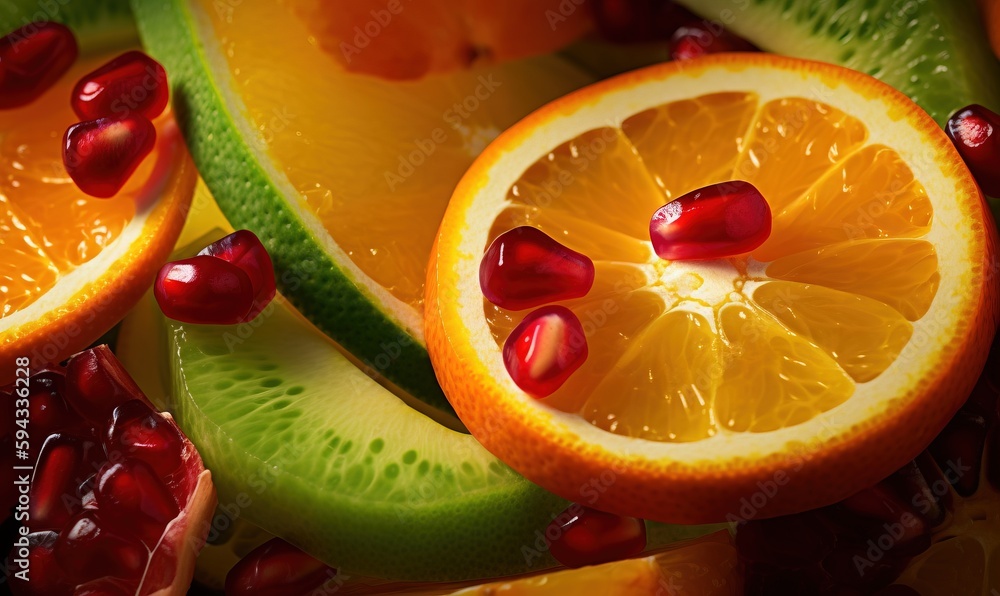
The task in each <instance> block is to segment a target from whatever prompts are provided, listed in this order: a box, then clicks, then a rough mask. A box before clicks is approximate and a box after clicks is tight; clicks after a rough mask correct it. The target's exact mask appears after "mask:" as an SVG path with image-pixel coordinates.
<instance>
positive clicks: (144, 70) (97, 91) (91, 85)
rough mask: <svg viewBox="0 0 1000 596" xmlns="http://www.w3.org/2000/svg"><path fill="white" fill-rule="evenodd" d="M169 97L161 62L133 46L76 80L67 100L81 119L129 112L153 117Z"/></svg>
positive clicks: (118, 115) (165, 105)
mask: <svg viewBox="0 0 1000 596" xmlns="http://www.w3.org/2000/svg"><path fill="white" fill-rule="evenodd" d="M169 99H170V90H169V88H168V86H167V72H166V71H165V70H163V66H161V65H160V63H159V62H157V61H156V60H153V59H152V58H150V57H149V56H147V55H146V54H144V53H142V52H139V51H137V50H132V51H129V52H125V53H124V54H122V55H121V56H118V57H117V58H114V59H112V60H111V61H110V62H108V63H106V64H104V65H102V66H101V67H100V68H98V69H97V70H94V71H93V72H89V73H87V74H86V75H84V76H83V77H82V78H81V79H80V80H78V81H77V83H76V86H75V87H73V93H72V96H71V98H70V103H71V104H72V106H73V111H74V112H76V115H77V116H79V117H80V120H97V119H100V118H115V119H118V118H124V117H127V116H129V115H131V114H140V115H142V116H145V117H146V119H148V120H153V119H154V118H156V117H157V116H159V115H160V114H162V113H163V110H164V109H166V107H167V102H168V100H169Z"/></svg>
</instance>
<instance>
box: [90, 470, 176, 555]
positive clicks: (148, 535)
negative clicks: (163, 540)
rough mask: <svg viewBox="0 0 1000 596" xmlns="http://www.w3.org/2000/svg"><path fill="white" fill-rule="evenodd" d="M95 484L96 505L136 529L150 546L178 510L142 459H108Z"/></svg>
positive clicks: (106, 515)
mask: <svg viewBox="0 0 1000 596" xmlns="http://www.w3.org/2000/svg"><path fill="white" fill-rule="evenodd" d="M95 484H96V489H95V497H96V506H97V508H98V509H100V511H101V514H102V516H103V517H104V518H105V519H106V520H107V522H108V523H109V524H111V525H114V524H116V523H117V522H121V523H124V524H127V525H128V526H130V527H132V528H133V529H137V530H138V532H137V533H138V535H139V538H140V539H141V540H142V541H143V542H144V543H145V544H146V546H148V547H150V548H153V547H155V546H156V542H157V540H158V539H159V537H160V536H161V535H162V534H163V529H164V528H165V527H166V525H167V523H169V522H170V520H172V519H173V518H175V517H177V514H178V513H179V509H178V508H177V503H176V502H174V498H173V496H171V495H170V491H169V490H167V487H166V486H165V485H164V484H163V482H161V481H160V479H159V478H158V477H157V476H156V473H155V472H154V471H153V469H152V468H151V467H149V466H148V465H147V464H145V463H143V462H141V461H138V460H133V459H126V460H125V461H123V462H120V463H116V464H112V463H110V462H109V463H107V464H105V466H104V468H102V469H101V471H100V472H99V473H98V474H97V478H96V482H95Z"/></svg>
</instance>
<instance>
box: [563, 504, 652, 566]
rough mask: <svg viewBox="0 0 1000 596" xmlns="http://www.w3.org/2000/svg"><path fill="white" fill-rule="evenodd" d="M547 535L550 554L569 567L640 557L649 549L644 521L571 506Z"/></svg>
mask: <svg viewBox="0 0 1000 596" xmlns="http://www.w3.org/2000/svg"><path fill="white" fill-rule="evenodd" d="M545 536H546V537H547V538H548V539H549V552H550V553H552V556H553V557H555V559H556V561H559V562H560V563H562V564H563V565H565V566H567V567H583V566H584V565H598V564H600V563H607V562H609V561H616V560H618V559H625V558H628V557H631V556H634V555H637V554H639V553H641V552H642V550H643V549H644V548H646V524H645V523H643V521H642V520H641V519H637V518H634V517H624V516H621V515H615V514H613V513H605V512H603V511H598V510H596V509H591V508H589V507H584V506H583V505H578V504H574V505H570V506H569V507H568V508H567V509H566V511H564V512H562V513H561V514H560V515H559V516H557V517H556V518H555V519H554V520H552V523H550V524H549V526H548V528H546V529H545Z"/></svg>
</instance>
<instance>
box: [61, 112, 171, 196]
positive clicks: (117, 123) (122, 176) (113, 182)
mask: <svg viewBox="0 0 1000 596" xmlns="http://www.w3.org/2000/svg"><path fill="white" fill-rule="evenodd" d="M155 144H156V127H154V126H153V123H152V122H150V121H149V120H148V119H146V118H145V117H144V116H140V115H134V116H126V117H125V118H122V119H120V120H116V119H114V118H100V119H97V120H89V121H87V122H81V123H79V124H74V125H73V126H70V127H69V128H68V129H67V130H66V136H65V137H63V165H65V166H66V173H68V174H69V176H70V178H72V179H73V182H75V183H76V185H77V187H79V189H80V190H82V191H83V192H85V193H86V194H88V195H90V196H92V197H98V198H102V199H107V198H111V197H113V196H115V195H116V194H118V191H120V190H121V189H122V188H123V187H124V186H125V183H126V182H128V179H129V177H131V176H132V174H133V173H135V171H136V169H138V168H139V164H140V163H142V160H143V159H145V158H146V156H147V155H149V154H150V152H152V150H153V147H154V146H155Z"/></svg>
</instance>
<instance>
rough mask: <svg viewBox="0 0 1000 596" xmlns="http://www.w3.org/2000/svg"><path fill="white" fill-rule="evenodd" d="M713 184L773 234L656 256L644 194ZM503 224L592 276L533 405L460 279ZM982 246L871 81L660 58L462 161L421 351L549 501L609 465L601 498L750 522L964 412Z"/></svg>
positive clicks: (953, 172) (979, 318) (913, 449)
mask: <svg viewBox="0 0 1000 596" xmlns="http://www.w3.org/2000/svg"><path fill="white" fill-rule="evenodd" d="M748 103H752V105H753V107H752V108H749V107H748ZM708 108H712V109H708ZM708 112H711V114H712V116H711V117H705V118H701V119H698V122H700V123H702V127H701V128H698V129H696V131H697V132H695V133H692V132H691V131H692V128H693V126H692V123H691V120H690V118H697V117H698V115H699V114H704V113H708ZM678 114H688V115H689V116H688V118H685V117H682V116H678ZM716 127H718V133H717V132H716ZM649 130H656V131H657V132H656V134H649V133H647V132H646V131H649ZM675 131H676V132H675ZM633 139H635V141H633ZM671 152H675V153H676V154H677V155H678V158H677V160H676V162H677V165H676V166H675V167H676V169H674V168H671V167H670V165H669V164H670V161H669V160H668V159H666V158H664V157H663V156H664V154H669V155H674V153H671ZM647 157H648V159H647ZM692 164H693V165H692ZM676 170H680V171H681V173H680V174H678V173H676ZM694 172H700V173H702V175H704V176H705V178H702V179H697V178H695V177H693V176H692V175H691V174H692V173H694ZM730 179H745V180H750V181H753V182H754V183H755V184H758V185H759V186H760V188H761V191H762V192H763V194H764V196H765V198H767V200H768V201H769V202H770V204H771V209H772V213H773V214H774V222H773V225H774V229H773V231H772V233H771V236H770V238H769V240H768V241H767V242H765V243H764V244H763V245H762V246H761V247H760V248H758V249H756V250H755V251H753V252H752V253H751V254H749V255H743V256H740V257H736V258H730V259H717V260H712V261H688V262H680V261H675V262H668V261H664V260H661V259H658V258H656V256H655V254H654V253H653V250H652V247H651V245H650V241H649V238H648V236H646V237H644V234H645V225H646V224H647V222H648V221H649V217H650V216H651V214H652V213H653V211H655V210H656V209H658V208H659V207H660V206H662V205H663V204H664V203H666V202H667V201H668V200H669V199H670V198H671V197H677V196H679V195H681V194H684V193H687V192H689V191H691V190H693V189H695V188H697V187H700V186H704V185H708V184H712V183H717V182H724V181H726V180H730ZM835 181H837V182H835ZM512 224H513V225H531V226H534V227H538V228H539V229H541V230H542V231H543V232H545V233H547V234H548V235H550V236H552V237H554V238H557V239H559V241H560V242H562V243H563V244H564V245H566V246H567V247H568V248H569V249H572V250H576V251H579V252H582V253H583V254H585V255H587V256H589V257H590V258H592V259H593V260H594V262H595V267H596V271H597V273H596V279H595V282H594V286H593V289H592V290H591V292H590V293H589V294H588V295H587V296H585V297H583V298H579V299H576V300H570V301H564V302H561V303H560V304H563V305H565V306H567V307H569V308H570V309H571V310H573V312H574V313H575V314H576V316H577V317H578V318H579V320H580V321H581V322H583V328H584V333H585V336H586V342H587V346H588V349H589V353H590V355H589V357H588V359H587V361H586V362H585V363H584V364H583V365H582V366H581V367H580V369H579V370H578V371H577V372H575V373H574V374H573V376H571V377H570V378H569V380H568V381H567V382H566V383H565V385H563V386H562V388H560V389H559V390H557V391H556V392H555V393H553V394H552V395H551V396H550V397H548V398H545V399H544V400H536V399H534V398H531V397H529V396H528V395H526V394H525V393H524V392H522V391H520V390H519V389H518V388H517V386H516V385H515V384H514V382H513V381H512V380H511V378H510V377H509V376H508V374H507V372H506V371H505V370H504V366H503V362H502V358H501V356H500V350H501V346H502V344H503V342H504V341H505V340H506V338H507V335H508V334H509V333H510V330H511V329H512V328H513V327H514V326H515V325H516V324H517V323H518V322H519V321H520V320H521V319H522V318H523V317H524V316H525V315H526V314H527V312H526V311H517V312H515V311H507V310H504V309H500V308H498V307H496V306H494V305H492V304H490V303H489V302H487V301H485V300H484V299H483V295H482V293H481V291H480V288H479V284H478V275H477V272H478V269H479V261H480V259H481V257H482V251H483V249H484V248H485V247H486V246H488V245H489V244H490V242H491V241H492V239H493V238H494V237H495V236H496V235H497V234H499V233H502V232H504V231H506V230H507V229H509V227H510V226H511V225H512ZM995 243H996V238H995V229H994V227H993V225H992V222H991V221H989V220H988V219H987V218H986V212H985V211H984V205H983V199H982V196H981V195H980V193H979V191H978V189H977V188H976V186H975V183H974V181H973V180H972V178H971V176H970V174H969V172H968V170H967V169H966V168H965V167H964V165H963V164H962V163H961V161H960V158H959V156H958V155H957V153H956V152H955V151H954V148H953V147H952V146H951V145H950V144H949V143H948V141H947V138H946V137H945V136H944V135H943V133H942V132H941V131H940V129H938V128H937V126H936V125H935V124H934V122H933V121H932V120H931V119H930V118H928V117H927V115H926V114H925V113H924V112H923V111H922V110H920V109H919V108H918V107H916V106H915V105H914V104H912V103H911V102H909V101H908V100H907V99H906V98H905V97H903V96H902V95H901V94H900V93H898V92H896V91H894V90H892V89H890V88H889V87H887V86H886V85H884V84H881V83H879V82H878V81H876V80H874V79H872V78H870V77H867V76H865V75H863V74H860V73H856V72H853V71H848V70H846V69H841V68H839V67H835V66H831V65H823V64H820V63H813V62H806V61H801V60H795V59H788V58H781V57H777V56H771V55H754V54H743V55H739V54H730V55H719V56H717V57H713V58H708V59H703V60H700V61H692V62H687V63H674V64H669V65H661V66H659V67H652V68H649V69H644V70H641V71H636V72H634V73H630V74H627V75H622V76H620V77H616V78H614V79H611V80H608V81H604V82H601V83H598V84H596V85H593V86H591V87H588V88H586V89H585V90H582V91H580V92H576V93H574V94H571V95H569V96H567V97H565V98H563V99H561V100H558V101H556V102H553V103H552V104H549V105H548V106H546V107H545V108H542V109H541V110H539V111H537V112H535V113H534V114H533V115H532V116H530V117H528V118H526V119H525V120H523V121H521V122H520V123H519V124H517V125H516V126H514V127H513V128H511V129H509V130H508V131H507V132H505V133H504V134H503V135H501V137H499V138H498V140H497V141H495V142H494V143H493V144H491V145H490V147H489V148H488V149H487V150H486V151H485V152H484V154H483V155H482V156H481V157H480V158H479V160H477V162H476V163H475V164H474V165H473V167H472V168H471V169H470V171H469V172H468V173H467V174H466V176H465V177H464V178H463V180H462V182H461V183H460V185H459V187H458V188H457V189H456V192H455V195H454V197H453V199H452V202H451V204H450V205H449V208H448V211H447V213H446V215H445V219H444V221H443V223H442V226H441V230H440V232H439V236H438V239H437V244H436V249H435V252H434V253H433V255H432V264H431V266H430V271H429V275H428V298H427V301H426V316H427V335H428V338H429V339H428V345H429V349H430V353H431V356H432V359H433V361H434V363H435V369H436V370H437V371H438V376H439V380H440V381H441V384H442V387H443V388H444V390H445V392H446V394H447V395H448V397H449V399H450V400H451V401H452V404H453V405H454V406H455V409H456V411H457V413H458V414H459V416H460V418H461V419H462V421H463V422H464V423H465V424H466V425H467V426H468V428H469V429H470V431H471V432H472V433H473V435H474V436H476V437H477V438H478V439H479V440H480V441H481V442H482V443H483V444H484V445H485V446H486V447H487V448H488V449H490V450H491V451H492V452H493V453H495V454H496V455H498V456H499V457H501V458H502V459H503V460H504V461H506V462H507V463H509V464H510V465H511V466H512V467H513V468H514V469H516V470H518V471H520V472H521V473H522V474H524V475H525V476H526V477H528V478H529V479H531V480H533V481H535V482H538V483H540V484H541V485H542V486H545V487H546V488H548V489H550V490H552V491H554V492H556V493H557V494H563V495H566V494H569V493H570V492H571V491H573V490H575V489H574V487H575V486H579V484H580V483H585V482H586V479H587V478H590V477H593V476H594V475H597V474H600V473H601V471H604V470H608V469H614V470H615V472H616V482H615V483H614V484H613V485H612V486H611V487H610V488H609V489H608V490H607V491H606V492H604V493H603V494H602V495H601V499H600V501H599V503H598V506H599V507H604V508H607V509H609V510H612V511H615V512H617V513H622V514H625V515H635V516H639V517H645V518H649V519H659V520H666V521H672V522H705V521H718V520H720V519H724V518H726V517H727V515H728V516H738V512H739V511H740V507H741V504H742V502H743V501H741V499H743V500H746V499H750V498H751V497H754V503H753V505H752V507H751V509H752V514H753V515H754V516H758V515H759V516H771V515H778V514H781V513H785V512H790V511H796V510H802V509H807V508H811V507H815V506H819V505H823V504H827V503H830V502H833V501H836V500H838V499H840V498H843V497H846V496H847V495H849V494H851V493H852V492H855V491H856V490H858V489H860V488H862V487H864V486H867V485H868V484H871V483H873V482H876V481H877V480H879V479H880V478H882V477H884V476H885V475H886V474H888V473H889V472H891V471H892V470H894V469H896V468H898V467H899V466H900V465H902V464H903V463H905V462H906V461H907V460H908V459H910V458H912V457H913V456H914V455H915V453H917V452H918V451H919V450H920V449H922V448H923V447H924V446H925V445H926V443H927V442H928V441H929V440H930V439H931V438H932V437H933V436H934V435H935V434H936V432H937V431H939V430H940V429H941V427H942V426H943V425H944V423H945V422H946V421H947V419H948V418H949V416H950V415H951V414H952V413H954V411H955V410H956V409H957V408H958V406H959V405H960V403H961V400H962V399H963V398H964V396H965V395H966V394H967V393H968V390H969V389H970V388H971V386H972V383H973V382H974V380H975V378H976V375H977V374H978V372H979V370H980V369H981V368H982V365H983V362H984V360H985V357H986V352H987V350H988V347H989V342H990V339H991V338H992V335H993V333H994V330H995V328H996V322H997V294H996V288H995V284H993V283H990V278H989V276H988V275H989V272H988V268H989V267H990V266H991V264H992V263H993V262H994V259H995V256H994V255H995ZM862 326H863V331H858V330H857V329H858V328H859V327H862ZM608 431H610V432H608ZM831 479H834V480H833V481H831ZM767 483H770V484H767ZM771 485H774V486H780V489H779V490H775V491H771V490H770V489H768V490H766V491H765V492H764V493H761V491H762V490H764V488H761V487H765V488H766V487H768V486H771ZM772 492H773V493H774V494H771V493H772ZM758 493H759V495H758ZM757 496H760V497H761V498H759V499H758V498H756V497H757Z"/></svg>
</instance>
